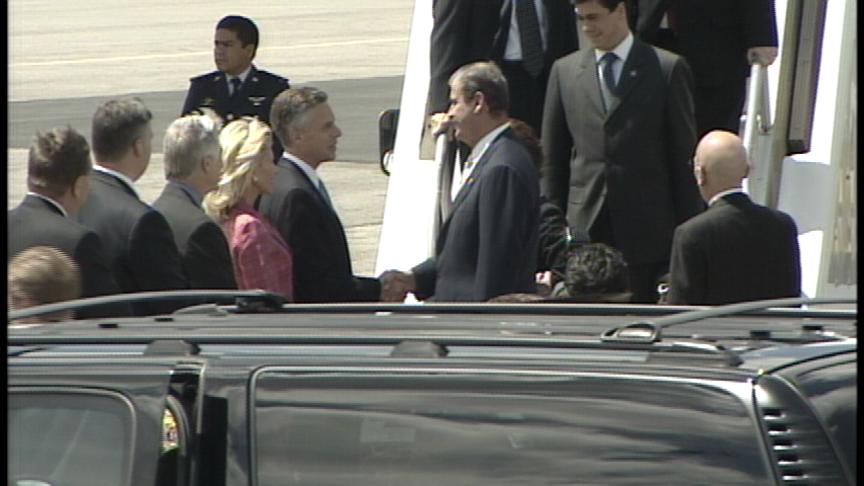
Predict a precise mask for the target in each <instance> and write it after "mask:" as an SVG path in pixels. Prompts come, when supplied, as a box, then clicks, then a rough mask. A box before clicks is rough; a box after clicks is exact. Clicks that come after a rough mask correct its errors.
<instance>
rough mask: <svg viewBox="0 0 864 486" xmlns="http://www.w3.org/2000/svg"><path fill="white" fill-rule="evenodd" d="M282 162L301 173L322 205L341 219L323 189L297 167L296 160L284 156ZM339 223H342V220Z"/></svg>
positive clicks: (336, 217)
mask: <svg viewBox="0 0 864 486" xmlns="http://www.w3.org/2000/svg"><path fill="white" fill-rule="evenodd" d="M280 162H284V163H285V164H287V165H288V166H289V167H290V168H291V170H294V171H295V172H296V173H297V174H299V175H300V177H302V178H303V181H304V182H305V183H306V187H307V188H308V189H309V191H310V192H312V193H314V194H315V196H316V197H317V198H318V202H319V203H320V204H321V206H323V207H325V208H326V209H327V212H328V213H329V214H331V215H332V216H333V217H334V218H335V219H336V220H337V221H339V215H338V214H336V210H334V209H333V208H332V207H331V206H330V205H329V204H327V201H325V200H324V196H322V195H321V191H319V190H318V188H317V187H315V183H313V182H312V180H311V179H309V176H307V175H306V173H305V172H303V171H302V170H301V169H300V167H297V165H296V164H294V162H291V160H289V159H286V158H282V159H281V160H280ZM339 224H342V223H341V222H340V223H339Z"/></svg>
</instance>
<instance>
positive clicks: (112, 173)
mask: <svg viewBox="0 0 864 486" xmlns="http://www.w3.org/2000/svg"><path fill="white" fill-rule="evenodd" d="M93 170H96V171H99V172H101V173H103V174H108V175H110V176H114V177H116V178H117V179H120V182H122V183H123V184H125V185H126V186H127V187H129V189H130V190H131V191H132V194H134V195H135V197H136V198H138V200H141V195H140V194H138V190H137V189H135V183H134V182H132V179H130V178H128V177H126V175H125V174H122V173H120V172H117V171H116V170H114V169H109V168H108V167H105V166H102V165H99V164H93Z"/></svg>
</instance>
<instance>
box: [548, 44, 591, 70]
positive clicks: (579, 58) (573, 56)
mask: <svg viewBox="0 0 864 486" xmlns="http://www.w3.org/2000/svg"><path fill="white" fill-rule="evenodd" d="M593 51H594V49H593V48H584V49H579V50H577V51H573V52H571V53H570V54H567V55H566V56H561V57H559V58H558V59H557V60H555V62H554V64H557V65H558V67H559V68H560V67H562V66H573V65H577V64H580V63H582V62H583V59H584V58H585V56H590V55H593Z"/></svg>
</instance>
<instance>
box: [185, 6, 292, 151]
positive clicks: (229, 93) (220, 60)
mask: <svg viewBox="0 0 864 486" xmlns="http://www.w3.org/2000/svg"><path fill="white" fill-rule="evenodd" d="M213 44H214V46H213V57H214V61H215V63H216V69H217V70H216V71H214V72H212V73H208V74H204V75H201V76H197V77H194V78H192V79H191V80H190V85H189V92H188V93H187V94H186V102H185V103H184V104H183V111H182V113H181V115H187V114H189V113H192V112H193V111H195V110H198V109H200V108H210V109H212V110H213V111H215V112H216V113H217V114H218V115H219V116H220V117H222V118H223V119H224V121H225V123H228V122H230V121H231V120H234V119H235V118H239V117H241V116H244V115H249V116H255V117H258V118H260V119H261V120H263V121H265V122H268V123H269V122H270V105H272V104H273V98H275V97H276V95H278V94H279V93H281V92H282V91H283V90H286V89H288V88H289V87H290V86H289V84H288V80H287V79H285V78H283V77H281V76H278V75H276V74H273V73H269V72H267V71H264V70H261V69H258V68H256V67H255V65H254V64H252V60H253V59H255V54H256V52H257V50H258V27H257V26H255V23H254V22H252V20H250V19H248V18H246V17H241V16H239V15H229V16H227V17H223V18H222V19H221V20H220V21H219V23H218V24H216V34H215V39H214V42H213ZM273 153H274V156H275V157H276V158H277V159H278V157H280V156H281V155H282V147H281V145H279V144H278V143H276V141H275V140H274V143H273Z"/></svg>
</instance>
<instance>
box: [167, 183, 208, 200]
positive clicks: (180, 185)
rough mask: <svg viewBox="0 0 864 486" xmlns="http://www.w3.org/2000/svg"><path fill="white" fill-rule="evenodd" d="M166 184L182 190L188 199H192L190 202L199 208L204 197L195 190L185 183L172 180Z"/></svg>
mask: <svg viewBox="0 0 864 486" xmlns="http://www.w3.org/2000/svg"><path fill="white" fill-rule="evenodd" d="M168 184H173V185H175V186H177V187H178V188H180V189H182V190H183V192H185V193H186V194H188V195H189V197H190V198H192V200H193V201H195V204H196V205H198V206H200V205H201V202H202V201H203V200H204V197H203V196H202V195H201V194H199V193H198V191H196V190H195V188H193V187H192V186H190V185H189V184H186V183H185V182H181V181H178V180H174V179H172V180H170V181H168Z"/></svg>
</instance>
